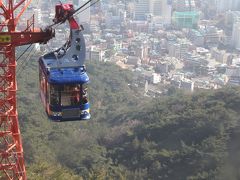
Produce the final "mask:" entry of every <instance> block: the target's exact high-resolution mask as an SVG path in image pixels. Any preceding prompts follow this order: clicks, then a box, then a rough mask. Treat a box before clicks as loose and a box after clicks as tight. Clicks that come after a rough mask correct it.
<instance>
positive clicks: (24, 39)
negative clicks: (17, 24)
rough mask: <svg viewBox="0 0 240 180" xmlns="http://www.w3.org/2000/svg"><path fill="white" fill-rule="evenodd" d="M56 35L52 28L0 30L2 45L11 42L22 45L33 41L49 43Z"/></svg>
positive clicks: (0, 43)
mask: <svg viewBox="0 0 240 180" xmlns="http://www.w3.org/2000/svg"><path fill="white" fill-rule="evenodd" d="M54 36H55V33H54V31H53V30H52V29H48V30H46V31H39V32H11V33H9V32H0V47H1V46H6V45H8V44H11V45H12V46H22V45H27V44H33V43H43V44H45V43H47V42H48V41H49V40H50V39H52V38H53V37H54Z"/></svg>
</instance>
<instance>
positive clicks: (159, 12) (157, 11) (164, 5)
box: [134, 0, 172, 20]
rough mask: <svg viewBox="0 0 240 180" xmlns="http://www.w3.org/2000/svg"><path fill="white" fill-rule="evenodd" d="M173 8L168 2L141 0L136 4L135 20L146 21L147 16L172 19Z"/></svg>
mask: <svg viewBox="0 0 240 180" xmlns="http://www.w3.org/2000/svg"><path fill="white" fill-rule="evenodd" d="M171 10H172V6H171V5H170V4H169V3H168V0H139V1H138V2H136V3H135V13H134V14H135V20H146V15H148V14H151V15H153V16H161V17H162V18H163V19H169V20H170V19H171Z"/></svg>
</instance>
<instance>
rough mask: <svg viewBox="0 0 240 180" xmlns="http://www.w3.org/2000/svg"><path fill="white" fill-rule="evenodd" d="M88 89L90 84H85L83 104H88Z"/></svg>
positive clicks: (83, 86) (83, 87)
mask: <svg viewBox="0 0 240 180" xmlns="http://www.w3.org/2000/svg"><path fill="white" fill-rule="evenodd" d="M87 89H88V84H87V83H85V84H83V85H82V101H83V104H85V103H87V102H88V98H87V97H88V94H87Z"/></svg>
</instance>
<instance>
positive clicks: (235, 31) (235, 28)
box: [232, 22, 240, 50]
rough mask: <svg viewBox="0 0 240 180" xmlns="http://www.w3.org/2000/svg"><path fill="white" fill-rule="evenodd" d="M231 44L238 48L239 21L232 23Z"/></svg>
mask: <svg viewBox="0 0 240 180" xmlns="http://www.w3.org/2000/svg"><path fill="white" fill-rule="evenodd" d="M232 45H233V47H234V48H236V49H238V50H240V22H235V23H234V24H233V32H232Z"/></svg>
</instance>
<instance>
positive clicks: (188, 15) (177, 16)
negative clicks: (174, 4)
mask: <svg viewBox="0 0 240 180" xmlns="http://www.w3.org/2000/svg"><path fill="white" fill-rule="evenodd" d="M199 17H200V15H199V12H197V11H184V12H177V11H175V12H173V16H172V23H173V25H174V26H175V27H177V28H197V27H198V22H199Z"/></svg>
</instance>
